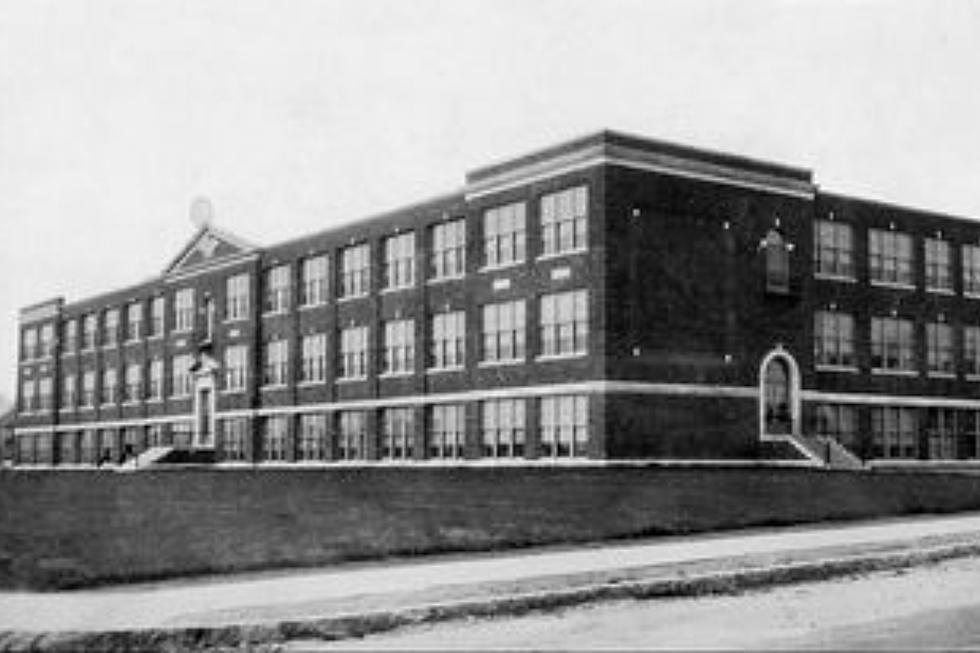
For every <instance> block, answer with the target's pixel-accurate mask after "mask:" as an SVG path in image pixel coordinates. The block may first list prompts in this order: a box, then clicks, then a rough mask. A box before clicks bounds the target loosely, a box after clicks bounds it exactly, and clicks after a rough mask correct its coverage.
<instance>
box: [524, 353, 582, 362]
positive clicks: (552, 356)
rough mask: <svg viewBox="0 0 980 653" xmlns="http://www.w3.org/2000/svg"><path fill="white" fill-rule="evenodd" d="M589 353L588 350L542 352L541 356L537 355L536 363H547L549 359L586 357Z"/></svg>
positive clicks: (562, 359) (563, 359)
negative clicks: (556, 352) (564, 352)
mask: <svg viewBox="0 0 980 653" xmlns="http://www.w3.org/2000/svg"><path fill="white" fill-rule="evenodd" d="M588 355H589V352H587V351H573V352H569V353H567V354H541V355H540V356H535V358H534V362H535V363H547V362H549V361H565V360H574V359H576V358H585V357H587V356H588Z"/></svg>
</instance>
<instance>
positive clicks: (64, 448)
mask: <svg viewBox="0 0 980 653" xmlns="http://www.w3.org/2000/svg"><path fill="white" fill-rule="evenodd" d="M58 462H59V463H60V464H62V465H71V464H75V463H77V462H78V431H66V432H62V433H61V435H60V436H59V437H58Z"/></svg>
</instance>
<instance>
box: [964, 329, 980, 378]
mask: <svg viewBox="0 0 980 653" xmlns="http://www.w3.org/2000/svg"><path fill="white" fill-rule="evenodd" d="M963 367H964V369H965V371H966V374H967V376H973V377H980V327H976V326H965V327H963Z"/></svg>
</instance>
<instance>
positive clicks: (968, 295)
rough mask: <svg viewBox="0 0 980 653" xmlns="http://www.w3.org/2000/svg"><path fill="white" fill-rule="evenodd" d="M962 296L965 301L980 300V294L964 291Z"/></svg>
mask: <svg viewBox="0 0 980 653" xmlns="http://www.w3.org/2000/svg"><path fill="white" fill-rule="evenodd" d="M963 296H964V297H965V298H967V299H980V292H975V291H965V292H964V293H963Z"/></svg>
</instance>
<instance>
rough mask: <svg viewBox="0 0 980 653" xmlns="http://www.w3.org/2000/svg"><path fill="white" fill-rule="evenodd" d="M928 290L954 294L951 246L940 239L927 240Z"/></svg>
mask: <svg viewBox="0 0 980 653" xmlns="http://www.w3.org/2000/svg"><path fill="white" fill-rule="evenodd" d="M925 250H926V289H927V290H938V291H941V292H942V291H946V292H952V290H953V258H952V254H951V253H950V250H951V248H950V245H949V242H948V241H946V240H942V239H940V238H926V242H925Z"/></svg>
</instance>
